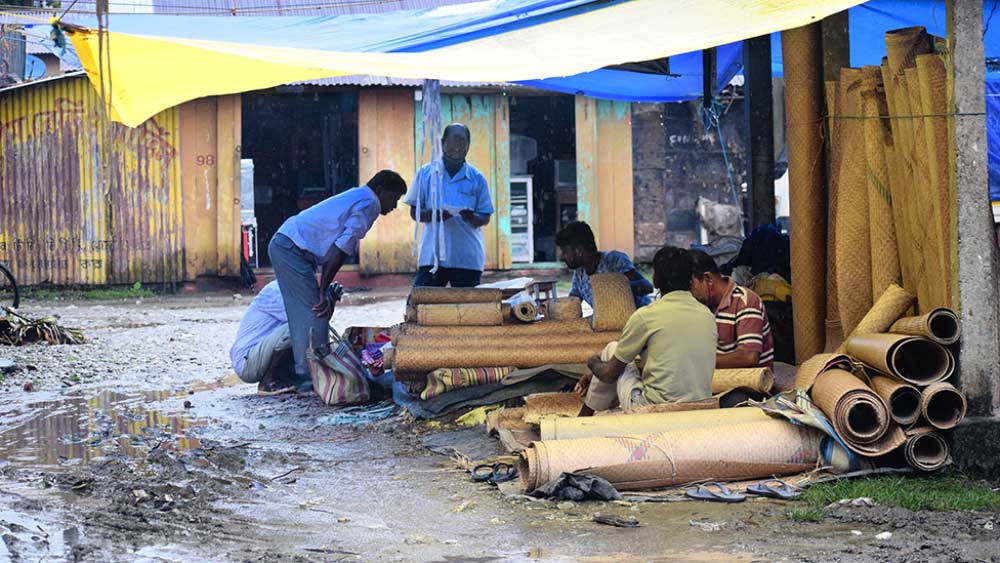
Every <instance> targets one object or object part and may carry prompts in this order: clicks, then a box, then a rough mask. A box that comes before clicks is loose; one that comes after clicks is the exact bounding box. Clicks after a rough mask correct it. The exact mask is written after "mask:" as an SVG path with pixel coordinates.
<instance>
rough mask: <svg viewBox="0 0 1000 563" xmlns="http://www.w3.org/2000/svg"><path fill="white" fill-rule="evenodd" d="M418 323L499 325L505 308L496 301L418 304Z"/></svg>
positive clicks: (430, 324)
mask: <svg viewBox="0 0 1000 563" xmlns="http://www.w3.org/2000/svg"><path fill="white" fill-rule="evenodd" d="M417 323H419V324H421V325H424V326H499V325H502V324H503V310H502V308H501V306H500V303H499V302H496V303H455V304H434V305H417Z"/></svg>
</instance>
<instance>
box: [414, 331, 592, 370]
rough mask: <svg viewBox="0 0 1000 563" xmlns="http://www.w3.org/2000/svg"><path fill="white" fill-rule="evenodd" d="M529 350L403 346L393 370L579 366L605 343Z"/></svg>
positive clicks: (539, 345) (541, 344)
mask: <svg viewBox="0 0 1000 563" xmlns="http://www.w3.org/2000/svg"><path fill="white" fill-rule="evenodd" d="M539 340H540V341H539V342H536V343H535V345H534V346H532V347H530V348H512V347H508V346H499V345H497V346H491V347H489V348H469V347H466V346H455V345H452V346H449V347H444V348H442V347H435V346H406V347H399V348H396V363H395V369H397V370H400V371H404V372H411V371H424V372H425V373H426V372H429V371H433V370H435V369H438V368H440V367H448V366H460V367H465V368H488V367H493V366H497V365H505V366H511V367H515V368H534V367H541V366H546V365H549V364H556V365H559V364H582V363H586V362H587V360H589V359H590V358H591V356H593V355H595V354H599V353H600V352H601V350H603V349H604V346H605V345H606V343H605V344H601V343H597V344H592V345H582V344H581V345H576V346H567V347H552V346H549V345H547V344H546V343H545V342H544V339H539Z"/></svg>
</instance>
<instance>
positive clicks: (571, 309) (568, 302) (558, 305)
mask: <svg viewBox="0 0 1000 563" xmlns="http://www.w3.org/2000/svg"><path fill="white" fill-rule="evenodd" d="M582 316H583V305H582V304H581V302H580V298H579V297H559V298H557V299H552V300H550V301H549V302H548V303H546V317H548V318H549V319H551V320H554V321H562V320H568V319H579V318H580V317H582Z"/></svg>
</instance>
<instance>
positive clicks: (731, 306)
mask: <svg viewBox="0 0 1000 563" xmlns="http://www.w3.org/2000/svg"><path fill="white" fill-rule="evenodd" d="M689 252H690V253H691V258H692V260H693V262H694V281H693V282H692V283H691V293H692V294H693V295H694V297H695V299H697V300H698V301H701V302H702V303H704V304H705V306H706V307H708V308H709V309H710V310H711V311H713V312H714V313H715V324H716V328H717V329H718V332H719V340H718V343H717V345H716V353H715V368H716V369H726V368H751V367H767V368H773V367H774V337H772V336H771V325H770V324H769V323H768V321H767V310H766V309H765V308H764V302H763V301H761V299H760V296H759V295H757V294H756V293H754V292H753V291H752V290H750V289H747V288H745V287H743V286H740V285H737V284H736V282H734V281H733V280H731V279H729V278H727V277H725V276H723V275H722V274H720V272H719V266H718V264H716V263H715V260H713V259H712V257H711V256H709V255H708V254H706V253H704V252H702V251H701V250H690V251H689Z"/></svg>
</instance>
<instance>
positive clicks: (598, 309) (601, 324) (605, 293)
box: [590, 273, 635, 331]
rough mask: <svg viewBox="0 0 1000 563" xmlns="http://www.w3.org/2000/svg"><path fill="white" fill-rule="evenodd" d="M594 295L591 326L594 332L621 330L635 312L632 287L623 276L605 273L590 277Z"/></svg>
mask: <svg viewBox="0 0 1000 563" xmlns="http://www.w3.org/2000/svg"><path fill="white" fill-rule="evenodd" d="M590 290H591V292H592V293H593V295H594V316H593V317H591V321H590V322H591V326H593V327H594V330H596V331H607V330H621V329H623V328H625V323H626V322H628V318H629V317H631V316H632V313H634V312H635V298H633V297H632V286H631V284H630V283H629V281H628V278H627V277H626V276H625V274H619V273H606V274H594V275H592V276H590Z"/></svg>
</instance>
